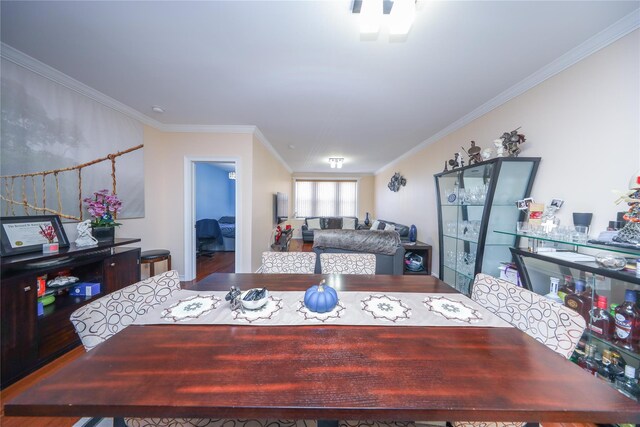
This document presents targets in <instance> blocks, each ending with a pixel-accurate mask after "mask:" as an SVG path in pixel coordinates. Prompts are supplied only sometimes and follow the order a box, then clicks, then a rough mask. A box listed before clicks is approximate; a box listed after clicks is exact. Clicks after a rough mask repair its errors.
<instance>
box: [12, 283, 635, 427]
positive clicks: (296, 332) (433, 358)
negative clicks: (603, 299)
mask: <svg viewBox="0 0 640 427" xmlns="http://www.w3.org/2000/svg"><path fill="white" fill-rule="evenodd" d="M323 278H324V279H326V280H327V283H328V284H329V285H330V286H332V287H334V288H335V289H336V290H337V291H338V293H340V292H345V291H372V292H412V293H416V292H417V293H424V294H431V293H445V294H447V293H449V294H451V293H455V292H456V291H455V290H454V289H453V288H451V287H449V286H448V285H446V284H445V283H443V282H442V281H440V280H438V279H437V278H435V277H432V276H385V275H376V276H356V275H327V276H322V275H279V274H273V275H272V274H213V275H211V276H209V277H207V278H206V279H204V280H202V281H200V282H198V283H196V284H193V285H190V286H187V289H193V290H199V291H220V290H228V289H229V288H230V286H232V285H234V286H236V287H239V288H241V289H249V288H254V287H267V288H268V289H269V290H272V291H304V290H305V289H307V288H308V287H309V286H311V285H313V284H317V283H318V282H319V281H320V280H321V279H323ZM225 309H226V308H225ZM5 412H6V415H9V416H48V417H51V416H60V417H67V416H102V417H122V416H130V417H171V418H177V417H210V418H278V419H323V420H339V419H347V420H387V421H394V420H395V421H400V420H447V421H528V422H542V421H545V422H596V423H640V405H639V404H638V403H636V402H633V401H632V400H631V399H628V398H627V397H625V396H623V395H622V394H620V393H618V392H617V391H616V390H614V389H613V388H612V387H610V386H608V385H607V384H605V383H604V382H603V381H601V380H599V379H597V378H595V377H594V376H592V375H589V374H588V373H587V372H586V371H583V370H582V369H580V368H579V367H578V366H577V365H575V364H573V363H571V362H569V361H568V360H566V359H564V358H563V357H562V356H560V355H558V354H557V353H555V352H553V351H552V350H550V349H548V348H547V347H545V346H544V345H543V344H541V343H539V342H537V341H536V340H534V339H533V338H531V337H529V336H528V335H526V334H525V333H523V332H521V331H520V330H518V329H516V328H511V327H477V326H476V327H468V326H452V327H442V326H439V327H433V326H426V327H417V326H386V325H385V326H346V325H329V324H317V325H311V326H306V325H305V326H255V325H240V326H239V325H185V324H180V325H175V324H172V325H145V326H140V325H131V326H129V327H127V328H126V329H124V330H123V331H121V332H119V333H117V334H116V335H114V336H113V337H111V338H110V339H108V340H107V341H105V342H103V343H102V344H100V345H98V346H97V347H95V348H94V349H93V350H91V351H90V352H88V353H86V354H84V355H82V356H81V357H80V358H78V359H76V360H75V361H73V362H71V363H70V364H68V365H67V366H65V367H64V368H62V369H61V370H60V371H58V372H56V373H55V374H53V375H51V376H50V377H47V378H45V379H43V380H42V381H40V382H39V383H37V384H35V385H34V386H32V387H31V388H29V389H28V390H26V391H25V392H24V393H22V394H21V395H19V396H17V397H16V398H14V399H13V400H11V401H10V402H8V403H7V404H6V405H5Z"/></svg>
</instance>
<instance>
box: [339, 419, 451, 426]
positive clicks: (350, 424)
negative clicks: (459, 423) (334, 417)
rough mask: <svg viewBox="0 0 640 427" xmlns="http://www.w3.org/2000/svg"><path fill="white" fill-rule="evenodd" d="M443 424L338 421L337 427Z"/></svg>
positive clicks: (443, 423)
mask: <svg viewBox="0 0 640 427" xmlns="http://www.w3.org/2000/svg"><path fill="white" fill-rule="evenodd" d="M446 424H447V423H445V422H437V421H435V422H433V423H432V424H431V423H428V422H426V421H393V422H387V421H371V420H368V421H344V420H340V421H338V427H425V426H432V427H445V426H446Z"/></svg>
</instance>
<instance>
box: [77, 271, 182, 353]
mask: <svg viewBox="0 0 640 427" xmlns="http://www.w3.org/2000/svg"><path fill="white" fill-rule="evenodd" d="M179 289H180V278H179V276H178V272H177V271H175V270H171V271H167V272H165V273H162V274H158V275H157V276H153V277H150V278H148V279H145V280H143V281H141V282H138V283H135V284H133V285H129V286H127V287H126V288H122V289H120V290H119V291H116V292H112V293H110V294H108V295H105V296H103V297H102V298H98V299H97V300H95V301H92V302H90V303H89V304H87V305H84V306H82V307H81V308H79V309H77V310H76V311H74V312H73V313H72V314H71V323H73V327H74V328H75V329H76V333H77V334H78V335H79V336H80V339H81V340H82V345H84V348H85V350H87V351H90V350H92V349H93V348H94V347H95V346H97V345H98V344H100V343H101V342H103V341H106V340H108V339H109V338H111V337H112V336H113V335H115V334H117V333H118V332H120V331H121V330H123V329H124V328H126V327H127V326H129V325H130V324H131V323H133V322H134V321H135V320H136V318H137V317H138V316H140V315H142V314H145V313H147V312H148V311H149V310H150V309H152V308H154V307H156V306H158V305H159V304H160V303H162V302H164V301H166V300H167V298H168V297H170V296H171V295H172V294H173V293H174V292H175V291H177V290H179Z"/></svg>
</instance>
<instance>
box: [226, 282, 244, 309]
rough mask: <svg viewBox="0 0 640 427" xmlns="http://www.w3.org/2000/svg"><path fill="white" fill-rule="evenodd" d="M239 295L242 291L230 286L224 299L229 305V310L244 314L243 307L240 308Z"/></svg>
mask: <svg viewBox="0 0 640 427" xmlns="http://www.w3.org/2000/svg"><path fill="white" fill-rule="evenodd" d="M241 294H242V291H241V290H240V289H239V288H236V287H235V286H232V287H231V289H229V293H228V294H227V295H225V297H224V299H225V300H226V301H229V302H230V303H231V310H233V311H235V310H237V309H240V310H241V311H242V312H243V313H244V307H243V306H242V300H241V299H240V295H241Z"/></svg>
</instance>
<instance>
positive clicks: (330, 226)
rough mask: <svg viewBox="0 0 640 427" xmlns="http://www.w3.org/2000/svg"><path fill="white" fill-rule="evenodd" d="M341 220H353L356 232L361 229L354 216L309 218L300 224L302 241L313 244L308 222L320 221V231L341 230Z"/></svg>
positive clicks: (311, 230) (312, 230)
mask: <svg viewBox="0 0 640 427" xmlns="http://www.w3.org/2000/svg"><path fill="white" fill-rule="evenodd" d="M343 218H352V219H354V220H355V229H356V230H359V229H360V228H362V225H360V224H359V223H358V218H357V217H355V216H344V217H342V216H310V217H307V218H305V219H304V224H302V241H303V242H306V243H311V242H313V233H314V231H315V230H316V229H313V228H310V227H309V222H308V221H309V220H312V219H320V229H321V230H342V222H343ZM407 233H408V231H407ZM407 235H408V234H407Z"/></svg>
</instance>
